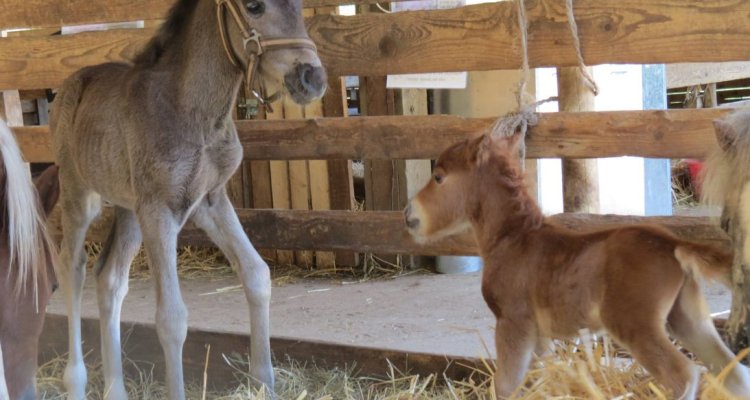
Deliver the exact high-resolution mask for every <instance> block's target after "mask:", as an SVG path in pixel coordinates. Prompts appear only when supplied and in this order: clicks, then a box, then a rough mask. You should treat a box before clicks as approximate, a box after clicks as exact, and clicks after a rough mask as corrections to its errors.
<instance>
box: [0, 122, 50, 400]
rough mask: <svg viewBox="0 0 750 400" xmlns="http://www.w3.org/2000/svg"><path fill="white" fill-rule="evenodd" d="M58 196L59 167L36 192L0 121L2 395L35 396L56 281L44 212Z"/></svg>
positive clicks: (45, 175) (45, 176) (46, 174)
mask: <svg viewBox="0 0 750 400" xmlns="http://www.w3.org/2000/svg"><path fill="white" fill-rule="evenodd" d="M58 194H59V189H58V181H57V167H50V168H48V169H47V170H46V171H44V173H42V175H41V176H40V177H39V178H38V179H37V180H36V190H34V184H33V183H32V182H31V176H30V175H29V171H28V167H27V166H26V164H25V163H24V162H23V160H22V159H21V153H20V151H19V149H18V145H17V144H16V142H15V140H14V139H13V136H12V134H11V132H10V130H9V129H8V127H7V126H6V124H5V122H3V121H2V120H0V346H2V351H0V399H9V398H10V399H23V400H29V399H36V385H35V381H34V376H35V375H36V367H37V346H38V341H39V335H40V334H41V333H42V325H43V324H44V309H45V307H46V306H47V302H48V300H49V297H50V295H51V294H52V291H53V287H54V286H55V285H56V284H57V283H56V281H55V274H54V272H53V269H52V259H53V257H54V255H53V252H54V247H53V245H52V242H51V241H50V240H49V235H48V234H47V230H46V227H45V218H44V216H45V215H46V214H49V212H50V211H51V210H52V208H53V207H54V205H55V202H57V197H58ZM39 200H41V201H39ZM40 206H41V207H40ZM42 212H43V213H42ZM3 367H4V368H3ZM6 381H7V386H6ZM4 392H7V393H4Z"/></svg>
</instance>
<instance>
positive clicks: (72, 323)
mask: <svg viewBox="0 0 750 400" xmlns="http://www.w3.org/2000/svg"><path fill="white" fill-rule="evenodd" d="M66 171H68V170H66V169H62V170H61V171H60V172H61V173H60V186H61V188H62V191H61V202H60V203H61V204H62V231H63V239H62V244H61V251H60V262H59V265H58V266H57V268H56V270H55V272H56V274H57V280H58V282H59V284H60V289H61V290H62V293H63V296H64V297H65V305H66V308H67V311H68V364H67V365H66V367H65V374H64V376H63V381H64V382H65V389H66V390H67V392H68V399H70V400H83V399H85V398H86V365H85V364H84V360H83V349H82V345H81V342H82V338H81V292H82V290H83V281H84V279H85V278H86V252H85V250H84V247H83V242H84V240H85V238H86V231H87V230H88V227H89V224H91V221H92V220H93V219H94V218H95V217H96V215H97V214H98V213H99V211H100V209H101V199H100V197H99V196H98V195H97V194H94V193H92V192H88V191H86V190H83V189H79V186H78V185H77V181H76V180H75V178H72V179H70V178H68V177H67V176H66V174H65V172H66ZM66 178H68V179H66Z"/></svg>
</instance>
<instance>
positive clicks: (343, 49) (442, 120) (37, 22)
mask: <svg viewBox="0 0 750 400" xmlns="http://www.w3.org/2000/svg"><path fill="white" fill-rule="evenodd" d="M372 2H373V1H370V0H360V1H351V0H342V1H338V0H306V1H305V6H307V7H324V6H333V5H337V4H339V3H347V4H351V3H357V4H367V3H372ZM170 3H171V1H167V0H158V1H147V0H139V1H127V2H126V1H124V0H115V1H108V2H104V1H92V0H72V1H66V2H60V1H52V0H33V1H29V0H8V1H5V2H3V4H2V5H0V29H8V28H18V27H34V28H47V27H57V26H60V25H61V24H85V23H101V22H112V21H122V20H140V19H145V20H153V19H158V18H162V17H163V16H164V14H165V12H166V10H167V9H168V7H169V5H170ZM574 3H575V15H576V20H577V21H578V27H579V33H580V37H581V45H582V48H583V49H584V55H585V58H586V62H587V63H588V64H591V65H593V64H602V63H677V62H720V61H738V60H748V59H750V46H748V43H750V20H749V19H748V15H750V2H747V1H744V0H718V1H714V2H704V1H701V0H680V1H674V0H576V1H575V2H574ZM527 7H528V17H529V19H530V22H529V27H530V28H529V29H530V31H529V57H530V63H531V66H532V67H541V66H571V65H576V60H575V52H574V50H573V47H572V41H571V39H570V33H569V31H568V29H569V28H568V25H567V20H566V17H565V10H564V1H562V0H538V1H528V2H527ZM39 10H44V12H41V11H39ZM697 15H699V16H700V18H696V16H697ZM307 23H308V27H309V30H310V35H311V37H312V38H313V40H314V41H315V42H316V44H317V45H318V48H319V52H320V55H321V57H322V59H323V62H324V64H325V65H326V66H327V68H328V70H329V74H330V78H331V79H332V80H333V79H334V78H336V77H338V76H343V75H360V76H373V75H384V74H392V73H423V72H448V71H463V70H468V71H476V70H492V69H516V68H518V67H519V65H520V60H521V56H520V54H519V49H520V46H519V44H518V37H519V35H518V28H517V27H518V24H517V20H516V12H515V3H514V2H501V3H494V4H482V5H476V6H468V7H462V8H457V9H451V10H436V11H421V12H403V13H391V14H363V15H357V16H337V15H330V14H327V13H323V14H321V15H313V16H310V17H308V18H307ZM152 33H153V30H152V29H150V28H146V29H139V30H115V31H105V32H91V33H82V34H76V35H70V36H45V37H35V36H20V37H12V38H6V39H1V40H0V89H2V90H6V89H8V90H19V89H20V90H30V89H41V88H49V87H53V88H54V87H58V86H59V85H60V83H61V82H62V80H63V79H64V78H65V77H66V76H67V75H69V74H70V73H72V72H73V71H75V70H76V69H78V68H81V67H83V66H86V65H91V64H96V63H101V62H105V61H120V60H127V59H129V58H130V57H131V56H132V55H133V54H134V53H135V52H136V51H137V50H138V49H139V48H140V47H141V46H142V45H143V44H144V43H145V41H146V40H147V39H148V38H149V37H150V36H151V34H152ZM725 112H726V110H711V109H705V110H689V111H682V110H675V111H628V112H597V113H593V112H591V113H552V114H544V115H543V116H542V118H541V122H540V124H539V125H538V126H536V127H534V128H533V129H532V130H531V131H530V133H529V138H528V145H527V146H528V156H529V157H531V158H538V157H570V158H589V157H611V156H621V155H632V156H645V157H659V158H680V157H696V158H700V157H702V156H704V155H705V154H706V153H707V152H708V151H709V150H711V149H712V148H713V147H714V146H715V143H714V136H713V128H712V124H711V122H712V120H714V119H716V118H717V117H720V116H721V115H723V114H724V113H725ZM493 122H494V121H493V120H492V119H463V118H459V117H451V116H412V117H407V116H397V117H395V116H391V117H358V118H345V117H338V118H317V119H311V120H275V121H240V122H239V123H238V127H239V131H240V137H241V141H242V143H243V146H244V148H245V157H246V158H247V159H251V160H347V159H385V160H389V159H429V158H434V157H435V156H437V155H438V154H439V152H440V151H441V150H442V149H444V148H445V147H447V146H448V145H449V144H451V143H453V142H455V141H456V140H458V139H460V138H463V137H466V136H467V135H472V134H475V133H477V132H481V131H485V130H487V129H489V127H490V126H491V125H492V123H493ZM14 130H15V133H16V134H17V137H18V138H19V141H20V143H21V146H22V149H23V151H24V153H25V155H26V157H27V158H28V159H29V160H31V161H35V162H43V161H53V156H52V153H51V151H50V138H49V132H48V129H47V127H43V126H42V127H17V128H15V129H14ZM238 212H239V214H240V217H241V219H242V221H243V224H245V226H246V227H247V231H248V234H249V235H250V236H251V238H252V239H253V240H254V241H255V243H256V245H257V246H259V247H267V248H278V249H290V250H352V251H377V252H391V253H412V254H473V253H475V251H476V250H475V248H474V246H473V244H472V243H471V240H470V239H469V238H466V237H459V238H451V239H449V240H447V241H444V242H441V243H433V244H429V245H418V244H416V243H414V242H413V241H411V239H410V238H409V237H408V235H407V234H406V232H405V230H404V228H403V222H402V219H401V213H400V212H398V211H368V212H351V211H289V210H268V209H265V210H260V209H254V210H250V209H239V210H238ZM555 218H557V219H558V220H560V221H561V222H563V223H565V224H568V225H570V226H572V227H577V228H581V229H583V228H586V227H590V226H600V225H606V224H609V223H611V222H619V221H626V222H630V221H656V222H660V223H665V224H666V225H668V226H670V227H672V228H674V229H675V230H676V231H677V232H678V233H680V234H682V235H685V236H687V237H692V238H705V239H710V240H716V241H725V240H726V237H725V236H724V235H723V233H722V232H720V231H719V230H718V229H716V228H714V227H713V225H712V224H711V223H710V221H708V220H706V219H703V218H684V217H683V218H680V217H665V218H638V217H612V216H597V215H583V216H580V215H576V216H573V215H559V216H556V217H555ZM102 229H103V227H99V226H97V227H95V228H94V229H93V230H92V232H93V233H92V237H94V238H101V237H102ZM183 240H186V241H189V242H197V243H203V242H205V239H204V238H203V237H202V236H201V235H200V234H199V233H197V232H195V231H194V230H192V229H190V228H188V229H187V230H186V232H184V234H183Z"/></svg>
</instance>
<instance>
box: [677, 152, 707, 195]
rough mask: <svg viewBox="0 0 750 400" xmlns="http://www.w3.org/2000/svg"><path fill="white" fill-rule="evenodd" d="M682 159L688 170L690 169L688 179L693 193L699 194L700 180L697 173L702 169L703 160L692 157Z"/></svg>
mask: <svg viewBox="0 0 750 400" xmlns="http://www.w3.org/2000/svg"><path fill="white" fill-rule="evenodd" d="M682 161H683V162H684V163H685V164H687V166H688V170H689V171H690V181H691V182H692V183H693V188H694V189H695V194H696V195H698V196H700V193H701V182H700V180H699V179H698V174H700V172H701V170H702V169H703V161H701V160H696V159H693V158H686V159H684V160H682Z"/></svg>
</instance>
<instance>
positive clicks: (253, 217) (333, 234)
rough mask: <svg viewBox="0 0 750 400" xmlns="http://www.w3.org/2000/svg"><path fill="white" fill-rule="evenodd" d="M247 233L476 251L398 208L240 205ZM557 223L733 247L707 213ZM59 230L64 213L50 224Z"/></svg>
mask: <svg viewBox="0 0 750 400" xmlns="http://www.w3.org/2000/svg"><path fill="white" fill-rule="evenodd" d="M237 213H238V215H239V217H240V220H241V221H242V225H243V226H244V228H245V232H246V233H247V235H248V236H249V237H250V239H251V240H252V241H253V244H254V245H255V246H257V247H259V248H273V249H288V250H351V251H357V252H373V253H408V254H421V255H471V254H477V249H476V245H475V243H474V239H473V236H471V235H470V234H465V235H459V236H453V237H449V238H446V239H444V240H441V241H438V242H434V243H427V244H419V243H416V242H415V241H414V240H412V238H411V236H410V235H409V233H408V232H407V231H406V228H405V225H404V221H403V215H402V213H401V212H398V211H369V212H354V211H299V210H254V209H238V210H237ZM550 220H551V221H554V222H555V223H558V224H561V225H565V226H567V227H569V228H571V229H574V230H578V231H582V230H588V229H595V228H606V227H611V226H614V225H617V224H632V223H656V224H663V225H664V226H666V227H667V228H669V229H671V230H672V231H674V232H675V233H676V234H677V235H679V236H681V237H684V238H688V239H692V240H705V241H711V242H715V243H719V244H721V245H723V246H727V248H728V247H729V238H728V237H727V236H726V234H725V233H724V232H723V231H721V230H720V229H719V228H718V227H717V226H716V225H715V224H714V222H713V221H711V220H710V219H709V218H702V217H635V216H619V215H593V214H558V215H555V216H553V217H551V218H550ZM110 224H111V213H110V212H106V213H104V215H103V217H102V218H100V219H99V220H97V222H95V223H94V224H93V226H92V228H91V229H90V231H89V239H91V240H94V241H104V239H105V238H106V236H107V233H108V231H109V226H110ZM50 225H51V226H52V227H53V230H57V231H58V232H59V228H58V226H59V215H58V214H53V217H52V219H51V224H50ZM180 241H181V243H183V244H190V245H196V246H212V243H211V242H210V241H209V240H208V239H207V238H206V236H205V235H204V234H203V232H202V231H200V230H197V229H195V228H192V227H189V226H188V227H186V228H185V229H184V230H183V232H182V234H181V235H180Z"/></svg>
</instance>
